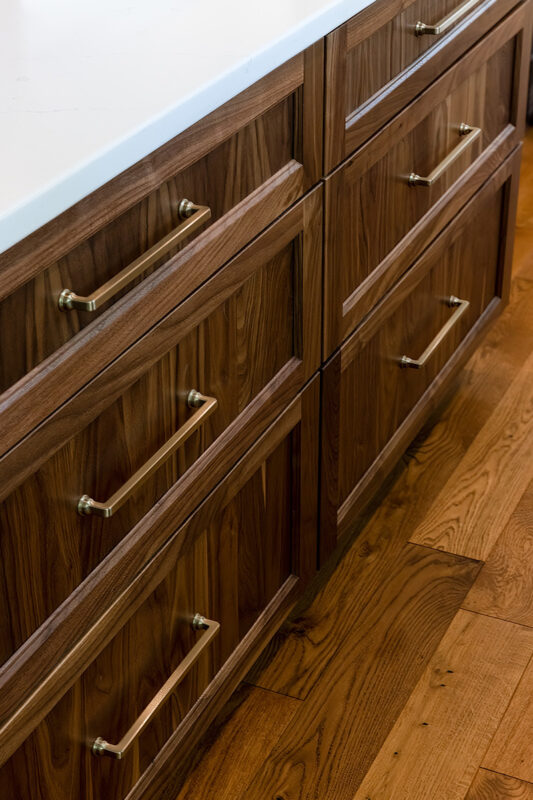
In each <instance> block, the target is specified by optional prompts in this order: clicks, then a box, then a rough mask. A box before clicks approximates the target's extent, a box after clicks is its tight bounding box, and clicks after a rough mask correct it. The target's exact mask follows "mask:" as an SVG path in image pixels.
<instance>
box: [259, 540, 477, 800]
mask: <svg viewBox="0 0 533 800" xmlns="http://www.w3.org/2000/svg"><path fill="white" fill-rule="evenodd" d="M402 533H403V532H402ZM369 536H370V541H369V540H366V541H364V542H361V544H360V546H359V547H356V548H353V549H352V550H351V551H349V552H348V553H347V555H346V557H345V558H344V560H343V561H342V562H341V563H340V565H339V567H338V568H337V570H336V571H335V573H334V575H333V576H332V578H331V579H330V581H329V582H328V584H327V585H326V587H325V588H324V590H323V592H321V593H320V594H319V595H317V597H316V598H315V600H314V601H313V603H312V605H311V608H310V609H309V611H308V612H307V613H306V614H304V616H303V617H301V618H300V619H296V620H295V622H294V624H293V632H292V635H291V634H289V637H288V639H287V643H286V645H285V646H284V647H282V648H281V650H280V651H279V653H278V655H276V656H275V657H274V659H273V660H272V662H271V664H270V665H269V667H268V669H267V675H266V676H265V683H266V685H268V686H269V688H270V687H273V688H274V689H275V690H276V691H282V692H285V693H287V694H291V695H292V694H293V693H294V695H295V696H297V697H305V701H304V702H303V703H302V705H301V706H300V707H299V708H298V709H297V711H296V714H295V715H294V717H293V719H292V721H291V722H290V723H289V725H288V726H287V728H286V729H285V731H284V733H283V734H282V736H281V737H280V740H279V742H278V744H277V745H276V747H275V748H274V750H273V751H272V753H270V755H269V757H268V760H267V762H266V763H265V764H264V765H262V766H261V767H260V768H259V769H258V770H257V773H256V775H255V777H254V779H253V781H252V782H251V783H250V784H249V786H248V788H247V793H246V797H247V800H259V799H260V798H265V797H283V798H290V800H304V798H308V797H313V796H315V797H326V796H331V797H335V798H336V800H352V797H353V795H354V793H355V790H356V789H357V786H358V785H359V783H360V781H361V780H362V778H363V776H364V774H365V772H366V770H367V769H368V767H369V766H370V764H371V763H372V760H373V758H374V756H375V755H376V753H377V752H378V750H379V748H380V747H381V744H382V742H383V740H384V739H385V737H386V736H387V734H388V732H389V730H390V728H391V726H392V725H393V723H394V721H395V719H396V717H397V715H398V714H399V712H400V711H401V709H402V707H403V705H404V704H405V702H406V701H407V698H408V697H409V694H410V693H411V691H412V689H413V688H414V686H415V685H416V682H417V680H418V678H419V677H420V675H421V673H422V671H423V669H424V665H425V664H426V663H427V661H428V659H429V658H430V656H431V654H432V652H433V650H434V648H435V647H436V646H437V644H438V642H439V640H440V638H441V637H442V635H443V633H444V631H445V630H446V628H447V627H448V625H449V624H450V621H451V620H452V618H453V616H454V614H455V612H456V610H457V608H458V607H459V605H460V603H461V598H462V597H463V596H464V593H465V592H466V591H467V589H468V586H469V585H470V583H471V581H472V580H473V579H474V577H475V575H476V574H477V571H478V565H477V564H475V563H473V562H469V561H466V560H459V561H458V560H448V557H447V559H446V560H442V556H439V555H438V554H436V553H435V552H433V551H431V550H428V549H426V548H413V547H411V546H409V545H406V544H405V540H404V538H403V536H402V535H401V534H400V535H398V533H397V531H395V530H394V528H393V527H392V526H390V527H389V526H386V528H385V530H384V531H383V532H382V535H381V537H380V536H379V534H378V533H377V530H374V531H371V532H370V534H369ZM380 539H381V541H380ZM383 540H385V541H383ZM373 545H374V546H373ZM259 682H261V678H259ZM348 753H349V758H347V754H348Z"/></svg>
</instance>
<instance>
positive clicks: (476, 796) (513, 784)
mask: <svg viewBox="0 0 533 800" xmlns="http://www.w3.org/2000/svg"><path fill="white" fill-rule="evenodd" d="M465 800H533V784H532V783H524V781H519V780H517V779H516V778H510V777H509V776H508V775H500V774H498V773H497V772H489V771H488V770H486V769H480V770H479V772H478V773H477V775H476V777H475V778H474V782H473V784H472V786H471V787H470V791H469V792H468V794H467V795H466V798H465Z"/></svg>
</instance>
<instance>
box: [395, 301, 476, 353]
mask: <svg viewBox="0 0 533 800" xmlns="http://www.w3.org/2000/svg"><path fill="white" fill-rule="evenodd" d="M445 302H446V304H447V305H448V306H449V307H450V308H455V311H454V313H453V314H452V315H451V317H450V318H449V320H448V321H447V322H446V324H445V325H443V326H442V328H441V329H440V331H439V332H438V333H437V335H436V336H435V338H434V339H433V340H432V341H431V342H430V343H429V344H428V346H427V347H426V349H425V350H424V352H423V353H422V355H421V356H420V358H409V356H402V357H401V358H400V359H399V361H398V364H399V366H400V367H411V369H421V368H422V367H423V366H425V365H426V364H427V362H428V361H429V359H430V358H431V356H432V355H433V353H435V351H436V350H437V349H438V347H439V345H440V344H441V342H442V341H443V339H445V338H446V336H447V335H448V333H449V332H450V331H451V329H452V328H453V327H454V326H455V325H457V323H458V322H459V320H460V318H461V317H462V316H463V314H464V313H465V311H466V310H467V308H468V306H469V305H470V303H469V301H468V300H461V299H460V298H459V297H455V296H454V295H453V294H452V295H451V297H448V299H447V300H446V301H445Z"/></svg>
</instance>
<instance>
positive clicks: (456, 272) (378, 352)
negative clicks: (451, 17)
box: [321, 154, 519, 556]
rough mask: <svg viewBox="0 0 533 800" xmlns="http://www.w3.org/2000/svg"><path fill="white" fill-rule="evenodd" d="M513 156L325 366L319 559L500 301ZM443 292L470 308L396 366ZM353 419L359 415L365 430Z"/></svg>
mask: <svg viewBox="0 0 533 800" xmlns="http://www.w3.org/2000/svg"><path fill="white" fill-rule="evenodd" d="M518 159H519V156H518V154H515V156H514V157H511V159H508V160H507V161H506V162H505V163H504V165H503V166H501V167H500V169H499V170H497V172H496V173H495V174H494V175H493V176H492V177H491V179H489V181H488V182H487V183H486V184H485V185H484V187H483V188H482V189H481V190H480V192H479V193H478V194H477V195H476V196H475V197H474V199H472V200H471V201H470V203H469V204H467V205H466V206H465V207H464V208H463V209H462V210H461V212H459V214H458V215H457V216H456V218H455V219H454V220H453V221H452V223H451V224H450V225H449V226H448V227H447V228H446V229H445V230H444V231H443V233H442V234H440V236H439V237H437V239H436V240H435V241H434V243H433V244H432V245H431V247H429V248H428V249H427V250H426V251H425V253H424V254H423V255H422V256H421V257H420V259H419V260H418V261H417V262H415V264H414V265H413V267H412V268H411V269H410V270H409V272H407V273H406V274H405V276H403V277H402V279H401V280H400V281H399V282H398V284H397V285H396V287H395V289H394V290H393V291H392V292H391V293H390V294H389V295H388V296H386V297H385V299H384V300H383V301H382V302H381V303H380V304H379V305H378V306H377V307H376V309H375V310H374V312H373V313H371V314H370V315H369V316H368V317H367V318H366V320H365V321H364V323H363V324H362V325H361V326H360V327H359V328H358V329H357V331H356V332H355V333H354V334H353V335H352V337H350V339H348V340H347V342H346V343H345V344H344V345H343V346H342V348H341V350H340V358H339V357H338V356H335V357H333V358H332V359H331V360H330V361H329V362H328V363H327V364H326V366H325V367H324V368H323V374H324V387H323V397H324V399H325V400H326V401H327V400H328V399H329V401H330V402H329V403H328V406H327V412H326V413H327V420H326V421H325V423H324V435H323V443H322V444H323V446H322V481H323V482H324V483H325V485H324V486H323V487H322V490H321V493H322V498H323V504H322V511H321V526H322V529H323V530H324V532H325V535H326V539H327V547H325V548H322V556H324V555H327V553H328V552H330V550H331V547H332V545H333V543H334V541H335V537H336V535H338V536H342V535H343V534H344V533H345V532H346V531H348V530H349V529H350V527H353V524H354V521H355V517H356V514H357V511H358V508H360V507H361V504H362V502H363V501H362V499H361V498H362V497H363V495H365V494H368V491H369V489H368V487H369V486H370V485H371V482H372V481H374V480H375V478H376V475H379V476H380V477H381V478H382V477H383V473H384V471H385V470H386V465H387V464H391V461H392V455H389V450H390V451H391V452H392V451H394V452H396V453H398V452H399V451H398V450H395V448H396V446H397V445H398V448H399V447H400V445H399V444H398V442H397V439H399V438H401V437H402V436H403V433H402V426H404V425H405V426H406V427H407V428H408V429H409V430H413V428H409V426H410V425H411V422H410V419H412V418H413V417H417V416H418V415H419V414H420V413H422V412H423V410H424V408H426V409H427V403H428V393H431V392H433V391H435V390H437V387H438V384H439V382H440V381H441V380H442V381H444V378H443V377H442V376H443V375H444V374H445V372H444V371H445V370H447V369H452V368H453V367H452V364H453V359H454V358H455V357H456V355H457V356H459V357H460V353H461V347H463V344H462V342H466V343H467V344H466V346H469V345H468V335H469V330H470V332H471V333H472V335H473V336H474V337H476V336H477V332H476V328H475V324H476V320H481V321H483V317H490V316H491V314H493V313H494V305H493V304H494V303H496V304H498V305H499V299H498V293H499V291H500V286H501V284H502V280H503V278H502V275H503V274H505V273H507V271H509V270H510V266H511V262H510V253H509V252H508V251H507V250H506V249H505V248H504V247H503V246H502V242H503V241H505V240H506V236H507V235H506V233H505V231H507V230H508V229H510V227H511V226H512V224H513V219H514V218H513V215H512V211H513V208H514V207H513V206H512V204H510V203H509V202H508V200H507V198H508V197H509V196H514V195H515V194H516V191H517V177H518V165H519V161H518ZM480 220H483V236H479V231H480V230H481V229H480V227H479V225H480ZM502 233H503V238H502ZM481 265H483V266H482V267H481ZM451 294H454V295H456V296H459V297H464V298H468V299H469V300H470V302H471V306H470V309H469V311H468V314H467V315H465V317H463V319H462V321H461V323H460V325H459V326H458V328H457V329H455V330H454V331H453V332H452V333H451V334H450V335H449V336H448V337H447V338H446V339H445V340H444V341H443V342H442V343H441V346H440V347H439V350H438V351H437V352H436V353H435V354H434V355H433V357H432V359H431V361H430V362H429V363H428V364H427V365H426V366H425V367H424V368H423V369H420V370H402V369H400V368H399V366H398V359H399V358H400V356H401V355H402V354H406V355H411V357H413V354H415V355H414V357H416V356H417V355H419V354H420V353H422V352H423V350H424V349H425V348H426V346H427V345H428V344H429V342H430V341H431V340H432V338H433V336H435V335H436V333H437V332H438V330H439V329H440V327H441V326H442V325H443V324H444V322H445V320H446V319H447V318H448V317H449V313H450V312H449V309H447V308H446V307H445V306H444V304H443V303H442V298H443V297H446V296H449V295H451ZM361 376H365V379H364V380H363V382H362V381H361ZM365 387H366V389H365ZM358 419H364V421H365V424H364V431H363V430H362V429H359V428H358V422H357V421H358ZM413 426H414V423H413ZM405 435H406V436H407V434H405ZM411 438H412V434H411ZM403 441H405V444H404V446H405V445H406V444H407V443H408V440H403ZM376 480H377V478H376ZM334 531H337V534H334Z"/></svg>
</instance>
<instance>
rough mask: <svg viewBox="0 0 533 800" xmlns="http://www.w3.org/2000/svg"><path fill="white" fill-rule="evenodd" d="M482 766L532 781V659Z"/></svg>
mask: <svg viewBox="0 0 533 800" xmlns="http://www.w3.org/2000/svg"><path fill="white" fill-rule="evenodd" d="M482 766H483V767H486V768H487V769H491V770H494V772H504V773H505V774H506V775H511V776H512V777H514V778H521V779H522V780H525V781H528V782H529V783H533V662H530V664H529V666H528V668H527V670H526V671H525V673H524V675H523V677H522V680H521V681H520V683H519V685H518V688H517V690H516V692H515V693H514V696H513V699H512V700H511V703H510V705H509V708H508V709H507V711H506V712H505V716H504V717H503V719H502V721H501V723H500V726H499V727H498V730H497V731H496V734H495V736H494V738H493V739H492V742H491V743H490V747H489V749H488V750H487V752H486V754H485V757H484V759H483V762H482Z"/></svg>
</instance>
